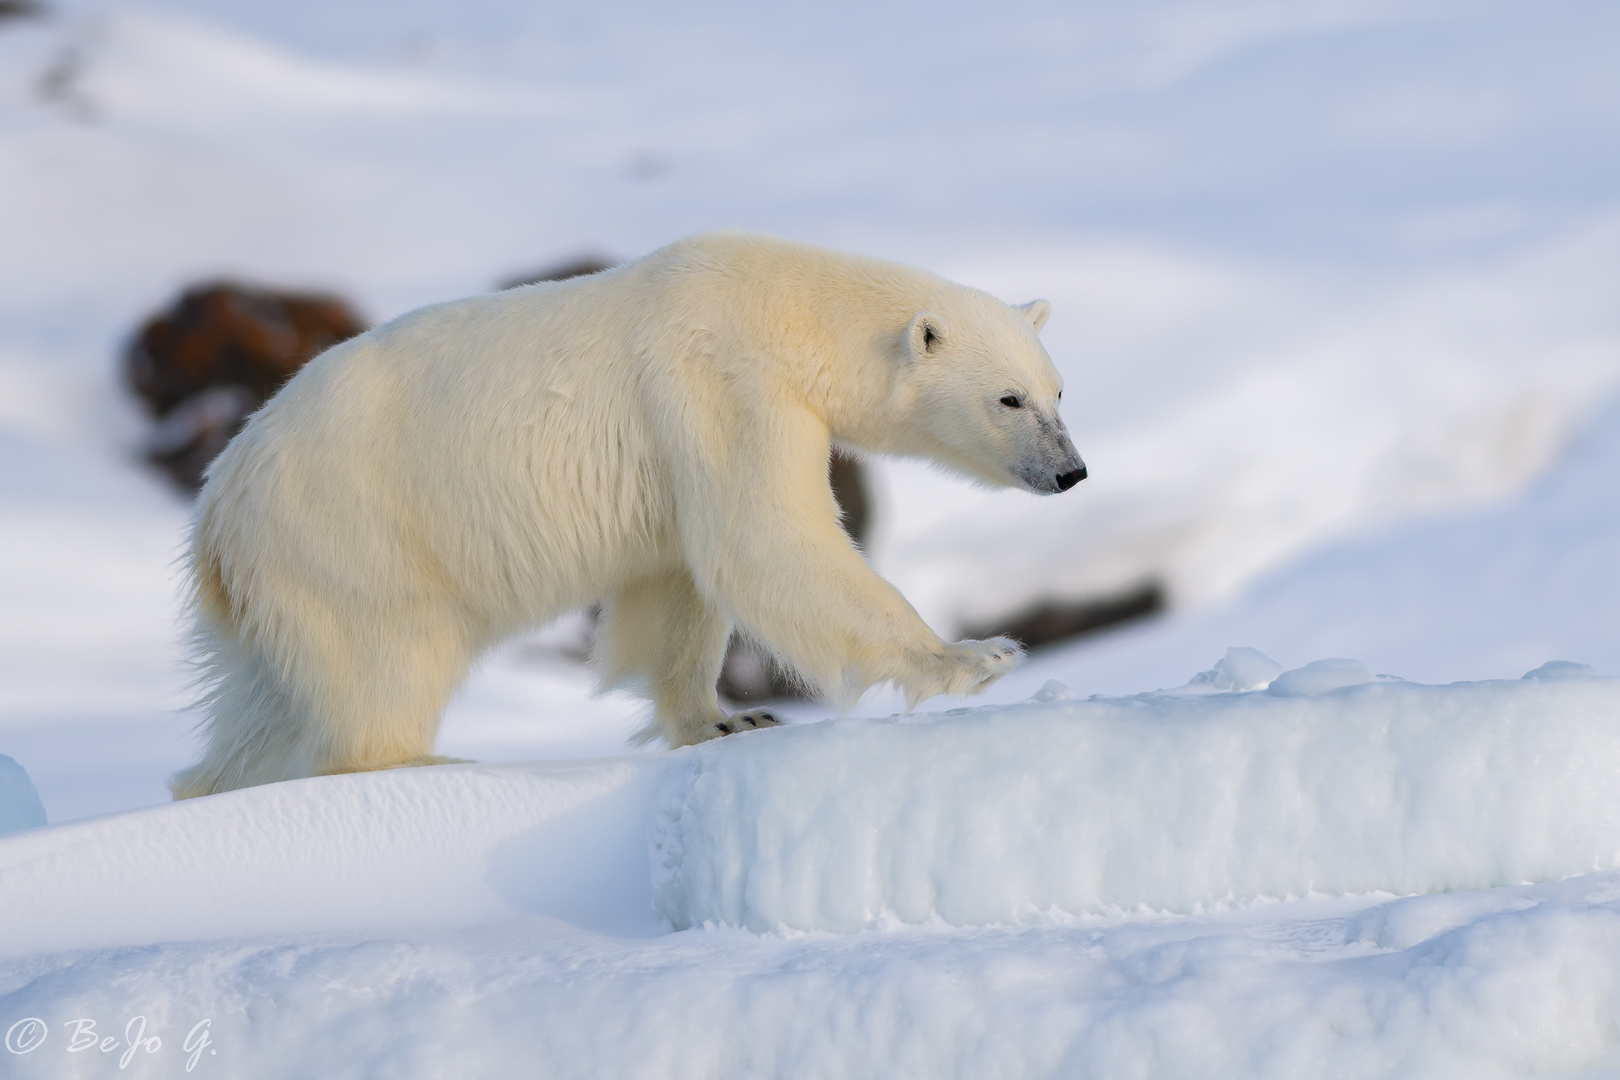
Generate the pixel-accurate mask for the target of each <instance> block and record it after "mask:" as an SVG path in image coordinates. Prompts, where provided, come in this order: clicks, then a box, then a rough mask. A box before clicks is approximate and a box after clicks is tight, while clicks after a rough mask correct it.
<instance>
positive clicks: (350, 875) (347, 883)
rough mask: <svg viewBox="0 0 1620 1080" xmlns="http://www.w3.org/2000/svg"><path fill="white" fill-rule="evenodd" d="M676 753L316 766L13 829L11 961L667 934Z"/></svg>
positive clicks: (2, 861) (2, 845)
mask: <svg viewBox="0 0 1620 1080" xmlns="http://www.w3.org/2000/svg"><path fill="white" fill-rule="evenodd" d="M663 760H665V759H661V758H654V757H647V758H639V759H632V758H625V759H617V760H611V761H597V762H581V763H578V764H558V765H531V766H505V767H494V768H486V767H481V766H469V765H452V766H440V767H436V768H427V769H407V770H401V771H397V772H380V773H362V774H357V775H353V776H336V777H316V778H313V779H309V780H294V781H289V782H287V783H282V784H271V785H267V786H264V787H258V788H249V789H246V790H243V791H234V792H228V793H226V794H223V795H215V796H211V797H208V798H204V799H193V800H190V801H187V802H182V803H173V804H170V805H167V806H159V807H153V808H151V809H147V810H138V811H133V812H130V813H126V814H115V815H111V816H108V817H104V818H95V819H91V820H88V821H81V822H74V823H72V824H68V825H59V826H56V827H54V828H47V829H40V830H36V831H33V832H29V833H22V834H18V835H15V836H8V837H5V838H4V839H0V910H3V911H4V912H5V916H6V917H5V918H4V919H3V920H0V956H4V955H18V954H27V953H39V952H53V951H58V950H63V949H75V948H90V947H95V946H104V945H146V944H150V943H153V942H159V941H200V940H210V939H221V938H233V937H244V936H255V935H262V934H297V933H317V932H332V931H340V930H348V929H357V928H365V929H369V930H378V929H392V930H399V929H405V928H412V927H422V926H434V927H454V926H467V925H474V924H483V923H492V922H499V921H501V920H503V919H510V918H514V917H517V916H521V915H540V916H544V917H547V918H551V919H560V920H563V921H564V922H567V923H569V924H570V925H573V926H578V927H583V928H586V929H590V930H599V931H613V932H615V933H620V934H632V935H634V934H640V933H649V932H653V931H655V930H657V929H658V926H659V924H658V923H657V921H656V919H654V917H653V915H652V904H651V892H650V888H649V884H648V878H647V857H646V840H645V836H646V825H645V822H646V820H647V815H648V812H649V811H648V807H649V806H650V802H651V798H652V794H653V792H654V790H655V782H656V777H657V775H658V773H659V772H660V771H661V762H662V761H663ZM115 898H116V899H115Z"/></svg>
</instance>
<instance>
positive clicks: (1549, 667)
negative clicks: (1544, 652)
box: [1524, 660, 1597, 679]
mask: <svg viewBox="0 0 1620 1080" xmlns="http://www.w3.org/2000/svg"><path fill="white" fill-rule="evenodd" d="M1596 674H1597V672H1595V671H1593V670H1592V668H1591V666H1590V665H1589V664H1576V663H1572V662H1571V661H1568V660H1549V661H1547V662H1546V663H1545V664H1542V665H1541V666H1540V667H1538V668H1536V669H1535V670H1534V671H1527V672H1525V673H1524V677H1525V678H1526V679H1589V678H1591V677H1592V676H1594V675H1596Z"/></svg>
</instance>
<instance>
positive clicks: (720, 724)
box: [703, 709, 782, 739]
mask: <svg viewBox="0 0 1620 1080" xmlns="http://www.w3.org/2000/svg"><path fill="white" fill-rule="evenodd" d="M781 726H782V721H780V720H778V719H777V718H776V716H775V714H774V713H771V712H769V711H768V710H766V709H748V710H746V711H744V712H739V713H732V714H731V715H730V716H728V717H726V718H725V719H724V720H716V721H715V722H714V723H712V724H710V725H709V728H708V730H707V731H705V732H704V733H703V737H704V738H705V739H717V738H719V737H720V736H722V735H734V734H736V733H737V732H739V731H753V730H754V729H755V728H767V727H781Z"/></svg>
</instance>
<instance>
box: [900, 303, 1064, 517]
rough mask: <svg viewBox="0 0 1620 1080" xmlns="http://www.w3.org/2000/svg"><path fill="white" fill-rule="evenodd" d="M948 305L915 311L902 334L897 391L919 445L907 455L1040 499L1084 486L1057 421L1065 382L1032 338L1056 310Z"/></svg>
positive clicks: (1035, 306) (1040, 305) (1039, 306)
mask: <svg viewBox="0 0 1620 1080" xmlns="http://www.w3.org/2000/svg"><path fill="white" fill-rule="evenodd" d="M964 292H967V290H964ZM951 299H952V301H953V303H952V304H951V305H950V314H949V316H948V317H947V316H945V315H941V314H939V313H937V312H934V311H918V312H916V313H915V314H914V315H913V316H912V317H911V321H910V323H909V324H908V325H907V326H906V329H905V337H904V341H903V343H902V346H901V356H900V364H901V367H902V371H901V375H900V380H899V382H900V386H899V389H900V390H901V394H900V397H901V399H902V400H903V401H904V403H905V406H906V408H905V411H906V412H907V413H908V414H909V420H910V422H909V423H908V424H907V425H906V427H907V428H908V429H909V433H910V434H911V435H912V437H913V438H914V439H915V440H916V442H917V443H918V445H916V446H914V447H912V448H910V449H911V452H912V453H916V454H918V455H919V456H924V457H927V458H930V459H931V460H933V461H935V462H937V463H939V464H941V465H944V466H946V467H948V468H952V469H955V470H957V471H959V472H962V473H965V474H966V475H968V476H970V477H972V478H973V479H976V480H980V481H982V482H984V483H987V484H991V485H993V486H996V487H1021V488H1023V489H1025V490H1026V491H1033V492H1036V493H1037V494H1041V495H1054V494H1056V493H1058V492H1060V491H1067V490H1069V489H1070V488H1071V487H1073V486H1074V485H1075V484H1077V483H1079V482H1080V481H1081V480H1084V479H1085V478H1086V464H1085V462H1084V461H1082V460H1080V454H1079V453H1078V452H1077V451H1076V450H1075V448H1074V443H1072V442H1070V441H1069V433H1068V430H1067V429H1066V428H1065V427H1064V426H1063V420H1062V418H1061V417H1060V416H1059V415H1058V401H1059V400H1060V399H1061V398H1062V396H1063V378H1062V377H1061V376H1060V375H1059V374H1058V372H1057V369H1056V368H1054V367H1053V366H1052V360H1051V358H1050V357H1049V356H1047V354H1046V350H1045V349H1044V348H1042V347H1041V342H1040V339H1039V338H1038V337H1037V336H1036V335H1037V334H1038V333H1039V331H1040V329H1041V326H1042V325H1043V324H1044V323H1045V322H1046V316H1047V315H1048V314H1049V313H1050V311H1051V305H1050V304H1048V303H1047V302H1046V301H1045V300H1032V301H1030V302H1029V303H1027V304H1024V305H1022V306H1020V307H1011V306H1008V305H1007V304H1003V303H1002V302H1001V301H999V300H996V299H995V298H994V297H991V296H988V295H985V294H983V293H977V292H968V295H966V296H960V297H952V298H951ZM942 306H943V305H942Z"/></svg>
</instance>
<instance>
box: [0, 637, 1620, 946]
mask: <svg viewBox="0 0 1620 1080" xmlns="http://www.w3.org/2000/svg"><path fill="white" fill-rule="evenodd" d="M1584 670H1585V669H1580V668H1576V667H1574V666H1573V665H1569V666H1564V667H1559V666H1557V665H1551V666H1549V667H1547V668H1545V669H1538V672H1536V673H1532V674H1533V675H1535V676H1536V677H1533V678H1526V679H1524V680H1519V681H1511V682H1484V683H1460V684H1455V685H1452V686H1422V685H1417V684H1411V683H1405V682H1401V681H1399V680H1392V679H1388V678H1380V679H1375V678H1374V677H1373V676H1371V675H1370V674H1368V673H1367V672H1366V670H1365V669H1363V668H1360V666H1359V665H1356V664H1354V663H1353V662H1346V661H1336V662H1333V663H1328V664H1321V663H1319V664H1315V665H1308V666H1307V667H1306V668H1303V669H1299V670H1296V671H1294V672H1287V673H1284V674H1282V675H1280V676H1278V677H1277V678H1276V679H1275V680H1272V679H1271V675H1272V674H1275V672H1274V671H1273V672H1269V673H1268V672H1264V671H1261V672H1259V675H1258V677H1260V678H1263V679H1265V680H1267V681H1269V684H1270V689H1268V690H1264V691H1258V690H1251V691H1246V692H1235V691H1230V690H1228V691H1226V692H1213V693H1211V692H1209V691H1210V690H1212V689H1218V687H1219V685H1220V684H1221V680H1222V679H1223V678H1224V679H1225V680H1226V682H1227V684H1228V685H1230V684H1231V683H1232V682H1233V681H1234V679H1242V678H1248V679H1254V678H1256V677H1257V675H1256V664H1255V663H1254V661H1253V656H1252V654H1251V656H1250V658H1249V660H1248V661H1247V662H1245V661H1244V659H1243V657H1242V656H1240V655H1234V657H1232V658H1229V659H1228V660H1227V661H1224V662H1223V665H1222V666H1221V667H1218V668H1217V669H1216V671H1215V672H1213V673H1210V675H1208V676H1206V677H1203V678H1202V679H1200V680H1195V681H1194V682H1193V683H1192V684H1189V687H1188V688H1186V690H1187V692H1169V693H1155V694H1142V695H1138V696H1136V697H1129V698H1091V699H1087V700H1075V699H1073V698H1072V696H1071V697H1068V698H1065V696H1064V693H1063V691H1062V690H1061V688H1059V687H1056V686H1055V685H1054V686H1050V687H1048V688H1047V690H1046V691H1044V692H1043V693H1042V694H1040V695H1037V697H1036V699H1034V700H1031V701H1029V702H1025V703H1023V704H1019V705H1013V706H990V707H983V708H979V709H957V710H951V711H950V712H947V713H942V714H933V715H923V716H915V717H894V718H890V719H887V720H832V721H826V722H824V723H819V724H808V725H803V726H798V727H788V728H782V729H777V730H772V731H765V732H757V733H748V734H743V735H738V736H734V737H731V738H726V739H722V740H719V741H717V742H713V743H708V744H705V745H703V746H701V747H697V748H695V749H691V750H684V751H676V752H671V753H666V754H657V755H647V756H643V757H632V758H620V759H611V760H605V761H596V762H580V763H571V764H553V765H528V766H493V767H486V766H475V765H469V766H442V767H436V768H427V769H410V770H401V771H396V772H384V773H367V774H357V775H352V776H338V777H320V778H315V779H311V780H300V781H293V782H290V783H285V784H273V785H268V786H265V787H261V788H252V789H247V790H244V791H238V792H230V793H227V794H224V795H220V796H214V797H211V798H206V799H198V800H192V801H189V802H184V803H178V804H174V805H170V806H164V807H156V808H152V809H148V810H141V811H135V812H132V813H128V814H122V815H114V816H110V817H106V818H99V819H92V820H89V821H83V822H77V823H73V824H69V825H63V826H56V827H51V828H45V829H34V830H29V831H25V832H22V833H17V834H15V835H11V836H8V837H5V838H3V839H0V907H3V908H4V910H5V912H6V914H7V919H6V921H5V926H4V927H3V928H0V953H10V954H13V955H15V954H18V953H37V952H43V951H55V950H62V949H70V948H83V947H90V946H112V945H135V944H149V943H155V942H160V941H169V940H209V939H219V938H230V937H240V936H245V935H259V934H273V933H310V932H330V931H342V930H359V929H368V928H369V929H388V930H399V929H404V928H412V927H416V928H420V927H434V926H438V927H457V926H460V927H465V926H473V925H481V924H489V923H495V922H500V921H502V920H506V919H511V918H516V917H522V916H532V915H539V916H544V917H546V918H548V919H552V920H557V921H559V922H562V923H565V924H568V925H571V926H575V927H579V928H582V929H586V930H590V931H593V932H597V933H609V934H616V935H621V936H623V935H630V936H640V935H646V934H652V933H657V932H658V931H659V930H660V928H661V926H662V925H663V923H661V922H660V920H659V918H657V917H655V916H654V911H655V910H656V912H657V915H658V916H661V918H662V920H663V921H664V923H667V924H668V925H672V926H674V927H675V928H677V929H680V928H685V927H690V926H696V925H702V924H706V923H719V924H728V925H734V926H739V927H743V928H747V929H749V930H754V931H777V930H784V929H797V930H827V931H838V932H848V931H857V930H861V929H864V928H868V927H874V926H882V925H886V924H892V923H896V922H900V923H943V924H949V925H954V926H990V925H999V924H1013V923H1019V922H1027V921H1030V920H1035V919H1039V918H1044V917H1050V916H1063V915H1068V916H1078V915H1098V914H1107V913H1113V912H1129V911H1136V910H1141V909H1149V910H1154V911H1161V912H1182V913H1189V912H1197V911H1200V910H1205V909H1208V908H1211V907H1217V906H1221V905H1226V904H1229V903H1231V902H1234V901H1239V902H1241V901H1248V900H1258V899H1262V898H1278V899H1282V898H1289V897H1305V896H1309V895H1323V894H1327V895H1342V894H1362V893H1373V892H1385V893H1397V894H1417V893H1432V892H1441V891H1448V890H1466V889H1485V888H1491V887H1494V886H1502V885H1512V884H1518V883H1520V882H1525V881H1549V880H1554V879H1559V878H1563V877H1567V876H1569V875H1573V874H1579V873H1582V872H1584V871H1592V870H1601V869H1608V868H1611V867H1616V866H1620V797H1617V796H1620V724H1617V723H1616V720H1617V719H1620V680H1612V679H1599V678H1593V677H1589V676H1587V675H1584V674H1583V671H1584ZM1240 684H1241V683H1240ZM109 896H117V897H118V903H117V904H116V905H113V906H109V905H108V903H107V898H108V897H109Z"/></svg>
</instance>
